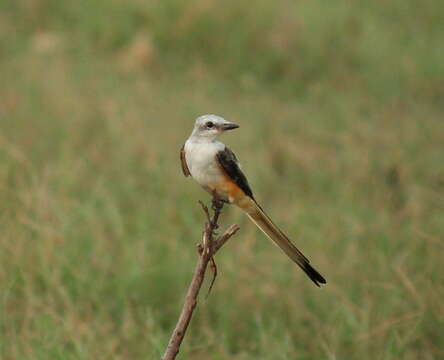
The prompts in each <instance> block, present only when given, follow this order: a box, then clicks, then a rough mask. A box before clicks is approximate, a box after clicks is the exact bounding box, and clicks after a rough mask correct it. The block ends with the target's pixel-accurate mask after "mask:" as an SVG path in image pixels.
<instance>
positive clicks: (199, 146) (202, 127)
mask: <svg viewBox="0 0 444 360" xmlns="http://www.w3.org/2000/svg"><path fill="white" fill-rule="evenodd" d="M238 127H239V126H238V125H236V124H234V123H231V122H228V121H227V120H225V119H224V118H222V117H220V116H216V115H202V116H200V117H198V118H197V119H196V123H195V125H194V129H193V132H192V133H191V136H190V137H189V138H188V140H187V141H186V143H185V145H184V146H183V147H182V149H181V152H180V159H181V163H182V170H183V173H184V175H185V176H190V175H191V176H192V177H193V179H194V180H196V181H197V182H198V183H199V184H200V185H201V186H202V187H203V188H204V189H205V190H207V191H208V192H209V193H210V194H212V195H215V196H217V197H218V198H219V199H220V200H222V201H224V202H228V203H230V204H234V205H237V206H238V207H240V208H241V209H242V210H243V211H244V212H245V213H246V214H247V215H248V217H249V218H250V219H251V220H252V221H253V222H254V223H255V224H256V225H257V226H258V227H259V229H261V230H262V231H263V232H264V234H265V235H267V237H268V238H270V239H271V240H273V241H274V242H275V244H276V245H277V246H279V247H280V248H281V249H282V251H283V252H284V253H285V254H287V256H288V257H289V258H290V259H291V260H293V261H294V262H295V263H296V264H298V265H299V266H300V268H301V269H302V270H303V271H304V272H305V273H306V274H307V275H308V277H309V278H310V279H311V280H312V281H313V282H314V283H315V284H316V285H317V286H320V284H325V283H326V281H325V279H324V278H323V277H322V275H321V274H319V273H318V272H317V271H316V270H315V269H314V268H313V267H312V266H311V265H310V262H309V261H308V259H307V258H306V257H305V256H304V255H303V254H302V253H301V252H300V251H299V250H298V249H297V248H296V246H294V245H293V244H292V243H291V241H290V240H289V239H288V237H287V236H286V235H285V234H284V233H283V232H282V231H281V230H280V229H279V228H278V227H277V226H276V225H275V224H274V223H273V221H271V219H270V218H269V217H268V216H267V215H266V214H265V212H264V210H263V209H262V207H261V206H260V205H259V204H258V203H257V202H256V200H255V199H254V197H253V192H252V191H251V188H250V185H248V181H247V178H246V177H245V175H244V174H243V173H242V171H241V169H240V164H239V162H238V160H237V158H236V156H235V155H234V153H233V152H232V151H231V150H230V149H229V148H228V147H226V146H225V145H224V144H223V143H221V142H220V141H217V138H218V137H219V135H221V134H222V133H223V132H224V131H226V130H232V129H236V128H238Z"/></svg>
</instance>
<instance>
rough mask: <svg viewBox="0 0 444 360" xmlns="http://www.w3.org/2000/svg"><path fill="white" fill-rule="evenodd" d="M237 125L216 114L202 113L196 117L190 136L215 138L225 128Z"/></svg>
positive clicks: (229, 128) (225, 129)
mask: <svg viewBox="0 0 444 360" xmlns="http://www.w3.org/2000/svg"><path fill="white" fill-rule="evenodd" d="M238 127H239V125H237V124H234V123H232V122H229V121H227V120H225V119H224V118H223V117H221V116H217V115H211V114H210V115H202V116H199V117H198V118H197V119H196V122H195V124H194V129H193V133H192V134H191V136H193V137H196V138H201V139H207V140H210V141H212V140H215V139H216V138H217V137H218V136H219V135H221V134H222V133H224V132H225V131H227V130H233V129H237V128H238Z"/></svg>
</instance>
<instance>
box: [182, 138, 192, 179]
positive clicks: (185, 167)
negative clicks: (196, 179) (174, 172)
mask: <svg viewBox="0 0 444 360" xmlns="http://www.w3.org/2000/svg"><path fill="white" fill-rule="evenodd" d="M180 164H181V165H182V171H183V174H184V175H185V176H190V175H191V173H190V170H189V169H188V165H187V160H186V159H185V145H183V146H182V148H181V149H180Z"/></svg>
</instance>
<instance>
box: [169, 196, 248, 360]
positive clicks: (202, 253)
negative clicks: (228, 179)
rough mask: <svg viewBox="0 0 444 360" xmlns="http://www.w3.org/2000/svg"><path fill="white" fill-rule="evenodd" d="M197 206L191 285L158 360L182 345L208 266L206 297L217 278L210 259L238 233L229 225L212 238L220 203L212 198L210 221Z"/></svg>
mask: <svg viewBox="0 0 444 360" xmlns="http://www.w3.org/2000/svg"><path fill="white" fill-rule="evenodd" d="M199 204H200V205H201V206H202V209H203V211H204V213H205V216H206V222H205V224H204V231H203V235H202V242H201V243H200V244H199V245H198V253H199V258H198V260H197V264H196V268H195V270H194V275H193V278H192V279H191V283H190V285H189V287H188V291H187V294H186V296H185V302H184V304H183V307H182V312H181V314H180V316H179V319H178V321H177V324H176V327H175V328H174V331H173V333H172V335H171V338H170V340H169V342H168V346H167V349H166V350H165V353H164V355H163V357H162V360H174V359H175V358H176V356H177V354H178V353H179V349H180V345H181V344H182V341H183V339H184V337H185V333H186V331H187V328H188V325H189V323H190V320H191V317H192V315H193V312H194V309H195V308H196V305H197V298H198V295H199V291H200V289H201V287H202V283H203V281H204V278H205V272H206V269H207V267H208V264H210V268H211V270H212V272H213V279H212V280H211V284H210V286H209V289H208V293H207V297H208V295H209V294H210V291H211V289H212V287H213V284H214V281H215V280H216V276H217V266H216V262H215V261H214V255H215V254H216V253H217V252H218V251H219V250H220V248H221V247H222V246H224V244H225V243H226V242H227V241H228V240H229V239H230V238H231V237H232V236H233V235H234V234H235V233H236V232H237V231H238V230H239V226H238V225H231V226H230V227H229V228H228V229H227V230H226V231H225V232H224V233H223V235H221V236H219V237H216V238H215V235H216V233H215V231H216V230H217V229H218V228H219V225H218V220H219V215H220V213H221V212H222V208H223V206H224V202H223V201H221V200H220V199H218V198H217V197H216V196H215V195H214V194H213V200H212V209H213V211H214V213H213V216H212V217H211V215H210V211H209V210H208V207H207V206H206V205H205V204H204V203H203V202H202V201H200V200H199Z"/></svg>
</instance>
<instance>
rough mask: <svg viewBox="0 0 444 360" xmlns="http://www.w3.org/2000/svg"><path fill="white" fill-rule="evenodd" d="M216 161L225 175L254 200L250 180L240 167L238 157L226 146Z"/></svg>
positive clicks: (218, 154) (217, 155)
mask: <svg viewBox="0 0 444 360" xmlns="http://www.w3.org/2000/svg"><path fill="white" fill-rule="evenodd" d="M216 160H217V162H218V164H219V166H220V168H221V169H222V171H223V172H224V173H225V175H227V176H228V177H229V178H230V179H231V180H232V181H233V182H234V183H235V184H236V185H237V186H239V187H240V188H241V190H242V191H243V192H244V193H245V195H247V196H249V197H250V198H252V199H253V200H254V197H253V191H251V188H250V185H249V184H248V180H247V178H246V177H245V175H244V173H243V172H242V170H241V169H240V167H239V161H238V160H237V158H236V155H234V153H233V152H232V151H231V150H230V149H229V148H228V147H226V146H225V149H224V150H221V151H219V152H218V153H217V154H216Z"/></svg>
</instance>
